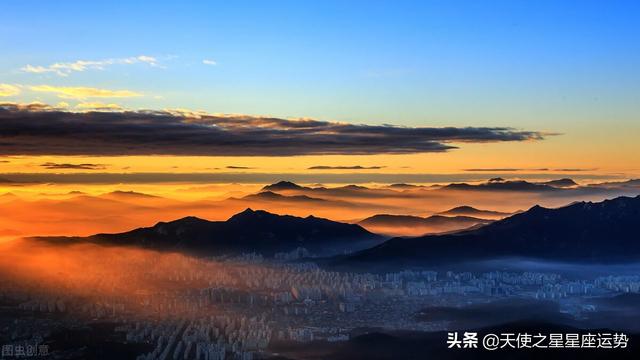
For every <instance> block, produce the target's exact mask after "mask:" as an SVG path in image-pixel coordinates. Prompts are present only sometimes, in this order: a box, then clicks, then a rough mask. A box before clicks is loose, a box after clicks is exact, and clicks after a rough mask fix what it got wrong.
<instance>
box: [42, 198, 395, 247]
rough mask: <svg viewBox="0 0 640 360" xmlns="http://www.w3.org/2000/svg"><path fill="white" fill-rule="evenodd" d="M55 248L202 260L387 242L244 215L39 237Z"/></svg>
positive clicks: (336, 226)
mask: <svg viewBox="0 0 640 360" xmlns="http://www.w3.org/2000/svg"><path fill="white" fill-rule="evenodd" d="M36 239H39V240H45V241H49V242H53V243H58V244H60V243H62V244H69V243H75V242H92V243H98V244H104V245H128V246H138V247H143V248H149V249H154V250H161V251H165V250H170V251H183V252H187V253H193V254H198V255H229V254H239V253H247V252H257V253H262V254H265V255H272V254H274V253H276V252H283V251H291V250H294V249H296V248H298V247H304V248H307V249H308V250H310V251H312V252H313V253H317V254H319V255H320V254H322V255H325V254H334V253H342V252H343V251H353V250H355V249H363V248H365V247H369V246H372V245H375V244H378V243H379V242H380V241H382V240H383V238H382V237H381V236H379V235H376V234H373V233H371V232H369V231H367V230H365V229H363V228H362V227H360V226H358V225H354V224H345V223H340V222H335V221H331V220H327V219H322V218H317V217H313V216H309V217H306V218H300V217H295V216H289V215H276V214H272V213H269V212H266V211H262V210H256V211H254V210H251V209H246V210H244V211H242V212H240V213H238V214H235V215H233V216H232V217H230V218H229V219H228V220H227V221H208V220H204V219H200V218H197V217H185V218H182V219H178V220H175V221H170V222H159V223H157V224H156V225H154V226H152V227H146V228H138V229H135V230H132V231H128V232H124V233H118V234H97V235H92V236H88V237H37V238H36Z"/></svg>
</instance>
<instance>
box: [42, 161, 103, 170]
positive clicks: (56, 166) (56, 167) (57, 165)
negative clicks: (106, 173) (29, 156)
mask: <svg viewBox="0 0 640 360" xmlns="http://www.w3.org/2000/svg"><path fill="white" fill-rule="evenodd" d="M40 166H41V167H43V168H45V169H50V170H104V169H106V166H105V165H103V164H66V163H64V164H60V163H53V162H47V163H44V164H41V165H40Z"/></svg>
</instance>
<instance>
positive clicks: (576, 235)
mask: <svg viewBox="0 0 640 360" xmlns="http://www.w3.org/2000/svg"><path fill="white" fill-rule="evenodd" d="M638 224H640V196H636V197H633V198H630V197H618V198H615V199H613V200H605V201H603V202H598V203H592V202H577V203H574V204H571V205H569V206H565V207H562V208H557V209H547V208H543V207H540V206H537V205H536V206H534V207H532V208H531V209H529V210H528V211H526V212H523V213H520V214H517V215H513V216H511V217H508V218H506V219H503V220H499V221H496V222H493V223H491V224H488V225H485V226H483V227H480V228H478V229H474V230H469V231H463V232H458V233H454V234H447V235H430V236H422V237H415V238H394V239H391V240H389V241H387V242H385V243H383V244H381V245H379V246H376V247H373V248H371V249H367V250H363V251H361V252H358V253H355V254H353V255H351V256H349V257H347V258H346V260H347V261H350V262H377V263H379V262H402V263H405V264H407V263H413V264H433V263H449V262H460V261H466V260H482V259H491V258H499V257H526V258H535V259H543V260H553V261H568V262H583V263H614V262H630V261H637V260H640V241H638V240H639V237H638Z"/></svg>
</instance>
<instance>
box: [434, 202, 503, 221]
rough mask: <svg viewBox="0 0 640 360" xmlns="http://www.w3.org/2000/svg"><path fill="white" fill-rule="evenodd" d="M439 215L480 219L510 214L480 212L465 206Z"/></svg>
mask: <svg viewBox="0 0 640 360" xmlns="http://www.w3.org/2000/svg"><path fill="white" fill-rule="evenodd" d="M439 214H440V215H445V216H470V217H477V218H482V219H495V218H503V217H505V216H509V215H511V214H510V213H506V212H500V211H492V210H481V209H476V208H474V207H472V206H466V205H463V206H457V207H454V208H452V209H449V210H447V211H443V212H441V213H439Z"/></svg>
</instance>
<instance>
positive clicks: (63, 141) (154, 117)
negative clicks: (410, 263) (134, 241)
mask: <svg viewBox="0 0 640 360" xmlns="http://www.w3.org/2000/svg"><path fill="white" fill-rule="evenodd" d="M544 135H546V134H543V133H541V132H536V131H518V130H514V129H512V128H502V127H491V128H488V127H466V128H455V127H445V128H431V127H399V126H384V125H376V126H374V125H354V124H345V123H337V122H327V121H319V120H290V119H279V118H269V117H253V116H244V115H234V116H216V115H208V114H194V113H186V112H175V111H121V112H80V113H76V112H66V111H60V110H56V109H48V108H44V107H42V106H37V107H35V108H34V107H23V106H19V105H15V104H4V105H1V104H0V155H211V156H292V155H328V154H340V155H344V154H347V155H368V154H411V153H426V152H444V151H447V150H450V149H454V148H456V146H454V145H452V144H454V143H467V142H468V143H483V142H502V141H526V140H541V139H543V137H544Z"/></svg>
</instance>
